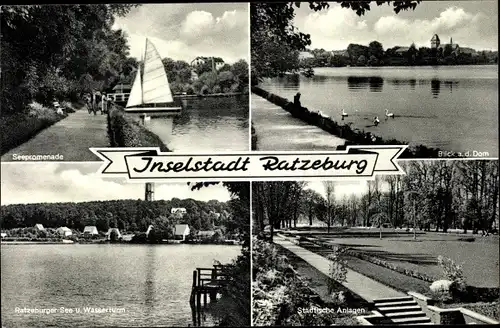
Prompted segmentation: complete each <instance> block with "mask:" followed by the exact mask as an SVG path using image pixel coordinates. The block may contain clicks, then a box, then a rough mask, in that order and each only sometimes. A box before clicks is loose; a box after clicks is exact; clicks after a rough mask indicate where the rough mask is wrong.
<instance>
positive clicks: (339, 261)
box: [328, 246, 347, 294]
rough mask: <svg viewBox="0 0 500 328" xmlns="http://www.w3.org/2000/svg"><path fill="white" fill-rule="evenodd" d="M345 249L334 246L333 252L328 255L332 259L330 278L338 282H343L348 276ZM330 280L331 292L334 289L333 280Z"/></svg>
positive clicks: (329, 290) (329, 289)
mask: <svg viewBox="0 0 500 328" xmlns="http://www.w3.org/2000/svg"><path fill="white" fill-rule="evenodd" d="M344 256H345V249H343V248H341V247H339V246H334V247H333V249H332V253H331V254H329V255H328V260H330V279H333V280H334V281H336V282H339V283H343V282H345V281H346V277H347V261H346V260H345V258H344ZM330 279H329V280H328V292H329V293H330V294H331V293H332V292H333V289H334V285H333V283H334V282H333V281H332V280H330Z"/></svg>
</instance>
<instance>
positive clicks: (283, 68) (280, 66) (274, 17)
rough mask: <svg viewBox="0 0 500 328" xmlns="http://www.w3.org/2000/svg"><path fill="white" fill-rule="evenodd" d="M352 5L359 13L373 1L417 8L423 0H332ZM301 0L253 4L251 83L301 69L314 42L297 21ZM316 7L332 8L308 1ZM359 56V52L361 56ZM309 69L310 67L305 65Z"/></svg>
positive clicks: (321, 8) (313, 7)
mask: <svg viewBox="0 0 500 328" xmlns="http://www.w3.org/2000/svg"><path fill="white" fill-rule="evenodd" d="M332 2H337V3H340V5H341V6H342V7H343V8H347V9H351V10H354V11H355V12H356V14H358V15H359V16H361V15H364V14H365V13H366V12H367V11H369V10H370V8H371V5H372V4H373V3H376V4H377V5H378V6H380V5H383V4H385V3H387V4H389V5H392V6H393V8H394V12H396V13H399V12H400V11H402V10H410V9H412V10H414V9H415V8H416V7H417V4H418V3H420V1H411V0H404V1H375V2H371V1H341V0H337V1H332ZM301 4H304V5H305V4H306V3H301V2H261V3H252V4H251V5H250V28H251V60H252V84H256V83H258V81H259V80H260V79H261V78H263V77H276V76H280V75H282V74H285V73H297V72H300V71H301V68H303V67H301V65H300V61H299V53H300V52H301V51H304V50H306V47H307V46H309V45H310V44H311V37H310V35H309V34H306V33H303V32H300V31H299V30H298V29H297V28H296V27H295V26H294V25H293V19H294V17H295V8H300V6H301ZM307 4H308V5H309V8H310V9H311V10H313V11H320V10H323V9H327V8H329V6H330V4H329V3H328V2H324V1H310V2H309V3H307ZM358 57H359V56H358ZM305 70H306V71H310V69H309V68H307V67H305Z"/></svg>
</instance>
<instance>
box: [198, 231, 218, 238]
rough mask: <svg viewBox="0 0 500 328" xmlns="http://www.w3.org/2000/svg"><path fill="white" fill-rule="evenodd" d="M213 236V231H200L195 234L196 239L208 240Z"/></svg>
mask: <svg viewBox="0 0 500 328" xmlns="http://www.w3.org/2000/svg"><path fill="white" fill-rule="evenodd" d="M214 235H215V231H213V230H200V231H198V233H197V234H196V236H197V237H198V239H210V238H212V237H213V236H214Z"/></svg>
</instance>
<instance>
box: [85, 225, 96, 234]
mask: <svg viewBox="0 0 500 328" xmlns="http://www.w3.org/2000/svg"><path fill="white" fill-rule="evenodd" d="M98 234H99V231H98V230H97V227H96V226H85V228H84V229H83V235H84V236H96V235H98Z"/></svg>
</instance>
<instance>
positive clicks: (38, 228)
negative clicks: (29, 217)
mask: <svg viewBox="0 0 500 328" xmlns="http://www.w3.org/2000/svg"><path fill="white" fill-rule="evenodd" d="M35 229H36V231H45V228H44V227H43V224H40V223H37V224H35Z"/></svg>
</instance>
